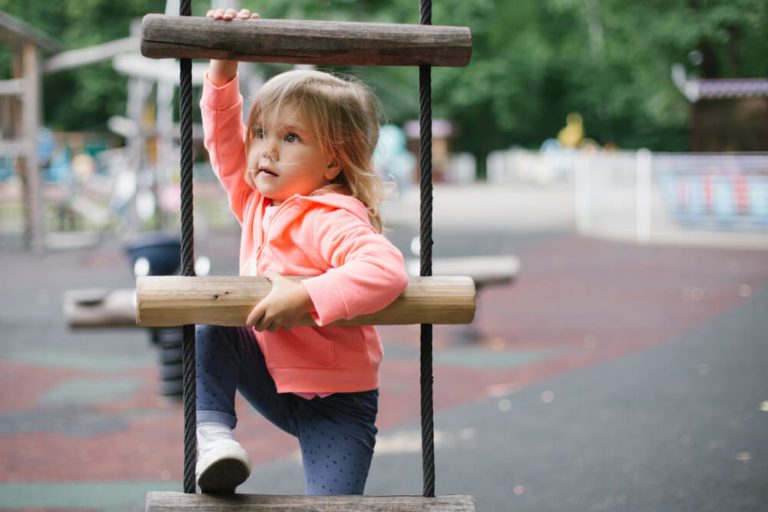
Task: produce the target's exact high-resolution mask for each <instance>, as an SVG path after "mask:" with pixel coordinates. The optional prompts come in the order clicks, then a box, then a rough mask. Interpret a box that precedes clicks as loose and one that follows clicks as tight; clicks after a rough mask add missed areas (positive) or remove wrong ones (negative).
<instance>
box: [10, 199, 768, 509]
mask: <svg viewBox="0 0 768 512" xmlns="http://www.w3.org/2000/svg"><path fill="white" fill-rule="evenodd" d="M530 192H531V193H530V194H526V195H523V194H521V192H520V191H516V190H514V189H509V190H501V191H499V190H496V191H495V192H492V193H490V192H489V191H488V190H485V191H482V193H479V194H477V196H472V195H471V194H467V195H465V196H464V199H465V201H463V202H462V204H461V205H459V204H457V205H456V207H455V208H451V207H447V205H446V204H445V203H442V205H441V203H440V201H438V204H437V205H436V221H435V223H436V227H437V232H436V237H435V238H436V247H435V252H436V254H437V255H445V256H451V255H468V254H478V253H491V254H500V253H510V252H511V253H514V254H515V255H516V256H517V257H518V258H519V259H520V261H521V263H522V272H521V274H520V276H519V278H518V279H517V281H516V282H514V283H513V284H510V285H503V286H494V287H489V288H487V289H484V290H483V291H482V292H481V293H480V295H479V298H478V314H477V318H476V321H475V324H474V325H473V326H472V327H471V328H467V327H437V328H436V329H435V347H436V351H435V388H436V391H435V396H436V398H435V400H436V403H435V406H436V416H435V428H436V461H437V492H438V493H439V494H453V493H467V494H472V495H473V496H474V497H475V499H476V502H477V505H478V510H481V511H499V512H504V511H561V510H584V511H587V510H589V511H603V510H605V511H614V510H620V511H650V510H653V511H656V510H684V511H689V510H690V511H713V512H714V511H723V510H728V511H737V510H738V511H755V512H757V511H760V510H765V509H766V507H768V368H767V367H768V357H766V349H767V348H768V343H767V342H766V340H768V337H767V336H766V334H765V333H766V332H768V315H767V314H766V313H768V252H766V250H764V249H744V248H742V249H735V248H728V247H718V244H717V243H709V244H706V246H705V247H698V246H695V247H694V246H652V247H644V246H638V245H633V244H629V243H623V242H615V241H609V240H599V239H593V238H585V237H581V236H578V235H576V234H575V233H574V232H573V231H572V229H571V220H572V219H570V218H569V214H568V212H569V207H568V205H567V204H565V203H564V201H566V199H564V197H563V196H556V195H551V194H550V195H548V194H545V193H544V192H539V193H540V196H539V197H534V195H533V194H534V193H535V191H530ZM437 197H438V200H439V199H440V198H441V197H445V196H443V195H441V193H438V195H437ZM411 206H412V205H407V204H404V205H403V206H402V207H401V208H395V211H397V212H399V213H401V214H402V215H401V218H402V219H411V218H417V217H413V215H411V212H409V211H408V209H409V208H411ZM396 217H397V216H396V215H393V217H392V218H393V219H395V225H394V228H393V231H392V233H391V234H392V238H393V240H394V241H395V242H396V243H397V244H398V245H399V246H400V247H401V248H402V249H403V251H404V252H407V251H408V242H409V241H410V237H411V236H412V235H413V234H414V227H413V225H411V224H408V223H407V222H405V221H403V222H401V223H399V224H398V222H397V219H396ZM236 246H237V234H236V232H235V231H231V230H230V231H224V232H218V233H209V234H208V236H207V237H206V238H205V239H204V240H199V241H198V248H197V252H198V254H205V255H207V256H209V257H210V258H211V260H212V261H213V271H214V272H215V273H232V272H234V271H235V264H236V263H235V260H236V256H235V255H236ZM0 268H2V274H1V275H2V287H0V290H2V292H1V293H0V390H1V391H0V509H3V510H48V509H50V510H53V509H58V510H112V511H134V510H142V509H143V501H144V496H145V494H146V492H147V491H149V490H180V489H181V483H180V480H181V473H182V468H181V460H182V443H181V439H182V431H181V428H182V417H181V408H180V406H179V405H178V404H177V403H174V402H172V401H169V400H167V399H165V398H163V397H162V396H160V394H159V389H160V384H159V377H158V371H159V370H158V365H157V362H156V358H157V354H156V352H155V349H154V348H153V347H151V346H150V344H149V341H148V335H147V333H146V332H145V331H143V330H139V329H120V330H99V331H72V330H69V329H68V328H67V327H66V324H65V319H64V315H63V313H62V311H61V296H62V293H63V292H64V291H65V290H67V289H71V288H84V287H99V286H103V287H114V288H117V287H125V286H131V284H132V276H131V274H130V271H129V264H128V261H127V258H126V257H125V255H124V254H123V251H122V248H121V246H120V244H119V243H117V242H116V241H109V240H108V241H106V242H105V243H103V244H102V245H100V246H99V247H97V248H95V249H92V250H80V251H65V252H64V251H62V252H51V253H47V254H43V255H31V254H28V253H24V252H21V251H20V250H17V249H13V248H9V249H4V250H0ZM381 331H382V337H383V339H384V342H385V349H386V354H387V355H386V361H385V363H384V365H383V368H382V388H381V397H382V399H381V404H380V411H381V412H380V418H379V427H380V436H379V442H378V446H377V453H376V456H375V458H374V463H373V466H372V469H371V474H370V478H369V485H368V488H367V493H369V494H419V493H420V489H421V461H420V454H419V442H420V441H419V440H420V437H419V430H418V429H419V420H418V410H419V405H418V404H419V399H418V332H417V331H416V329H415V328H413V327H409V326H405V327H387V328H382V329H381ZM240 405H241V408H240V411H241V424H240V427H239V428H238V430H239V431H240V432H239V435H240V439H241V440H242V441H243V444H244V445H245V446H246V448H247V449H248V450H249V452H250V453H251V455H252V457H253V461H254V472H253V474H252V476H251V478H250V479H249V481H248V482H247V483H246V484H245V485H244V486H243V487H242V489H241V490H242V491H245V492H260V493H302V492H303V488H302V480H301V469H300V465H299V462H298V459H297V455H296V446H295V444H294V442H293V440H292V439H291V438H290V437H288V436H287V435H284V434H282V433H280V432H278V431H276V430H275V429H274V428H272V427H271V426H269V425H268V424H266V423H265V422H264V421H263V420H261V419H260V418H259V417H258V416H257V415H256V414H254V413H252V412H250V411H248V409H247V407H244V406H243V405H244V404H240Z"/></svg>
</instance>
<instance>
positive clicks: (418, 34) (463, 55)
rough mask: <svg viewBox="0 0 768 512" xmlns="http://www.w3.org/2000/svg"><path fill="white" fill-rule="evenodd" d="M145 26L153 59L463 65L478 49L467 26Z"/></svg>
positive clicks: (185, 22) (169, 21) (193, 22)
mask: <svg viewBox="0 0 768 512" xmlns="http://www.w3.org/2000/svg"><path fill="white" fill-rule="evenodd" d="M141 29H142V30H141V31H142V36H141V53H142V54H143V55H144V56H145V57H152V58H169V57H170V58H189V59H231V60H242V61H253V62H282V63H288V64H326V65H334V64H336V65H367V66H419V65H432V66H452V67H461V66H466V65H467V64H468V63H469V59H470V57H471V54H472V35H471V33H470V31H469V28H467V27H448V26H438V25H431V26H424V25H409V24H395V23H359V22H341V21H311V20H268V19H261V20H237V19H236V20H232V21H230V22H222V21H216V20H212V19H209V18H205V17H193V16H168V15H162V14H148V15H146V16H145V17H144V19H143V21H142V27H141Z"/></svg>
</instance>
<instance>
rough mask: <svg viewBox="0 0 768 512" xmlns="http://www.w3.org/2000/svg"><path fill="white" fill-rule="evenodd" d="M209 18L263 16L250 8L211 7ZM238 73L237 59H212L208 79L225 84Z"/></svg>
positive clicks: (227, 19)
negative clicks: (252, 11) (237, 9)
mask: <svg viewBox="0 0 768 512" xmlns="http://www.w3.org/2000/svg"><path fill="white" fill-rule="evenodd" d="M206 16H208V17H209V18H212V19H214V20H224V21H232V20H233V19H239V20H257V19H259V18H261V16H259V13H257V12H254V13H251V11H249V10H248V9H240V11H236V10H235V9H211V10H209V11H208V13H207V14H206ZM236 74H237V61H236V60H216V59H211V64H210V67H209V69H208V79H209V80H210V81H211V82H213V83H214V84H215V85H223V84H226V83H227V82H229V81H230V80H232V79H233V78H234V77H235V75H236Z"/></svg>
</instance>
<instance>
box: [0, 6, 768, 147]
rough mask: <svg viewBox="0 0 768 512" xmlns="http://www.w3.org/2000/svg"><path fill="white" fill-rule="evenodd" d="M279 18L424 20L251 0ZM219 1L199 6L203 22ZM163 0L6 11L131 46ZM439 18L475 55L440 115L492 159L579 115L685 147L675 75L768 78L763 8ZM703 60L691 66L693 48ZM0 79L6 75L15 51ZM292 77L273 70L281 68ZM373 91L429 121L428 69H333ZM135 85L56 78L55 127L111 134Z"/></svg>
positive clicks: (440, 95)
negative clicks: (467, 35) (424, 95)
mask: <svg viewBox="0 0 768 512" xmlns="http://www.w3.org/2000/svg"><path fill="white" fill-rule="evenodd" d="M240 5H241V6H242V7H248V8H250V9H251V10H257V11H259V12H261V13H262V15H263V16H265V17H270V18H303V19H336V20H358V21H380V22H402V23H417V22H418V18H419V9H418V2H416V1H415V0H389V1H387V0H292V1H291V2H286V1H284V0H259V1H256V0H241V1H240ZM208 6H209V2H207V1H202V0H196V1H195V2H193V14H195V15H204V14H205V11H206V10H207V8H208ZM164 8H165V2H164V1H163V0H132V1H131V2H113V1H112V0H57V1H56V2H51V1H49V0H26V1H25V2H19V1H17V0H0V10H4V11H6V12H8V13H10V14H11V15H13V16H16V17H18V18H20V19H22V20H25V21H27V22H28V23H31V24H33V25H35V26H36V27H38V28H40V29H41V30H42V31H44V32H46V33H47V34H49V35H51V36H53V37H55V38H56V39H58V40H59V41H60V42H61V43H62V44H63V45H64V47H65V48H67V49H73V48H81V47H84V46H88V45H91V44H96V43H102V42H106V41H109V40H112V39H116V38H120V37H125V36H127V35H128V33H129V24H130V21H131V20H133V19H137V18H140V17H141V16H142V15H143V14H145V13H147V12H162V11H163V10H164ZM433 23H435V24H443V25H467V26H469V27H470V28H471V30H472V35H473V43H474V48H473V57H472V62H471V64H470V65H469V66H468V67H467V68H465V69H434V70H433V88H434V94H433V111H434V115H435V116H440V117H445V118H449V119H452V120H454V121H456V123H457V124H458V126H459V128H460V133H461V136H460V137H459V138H458V140H457V146H458V148H460V149H464V150H469V151H472V152H474V153H475V154H476V155H477V156H478V157H479V158H480V161H482V159H483V157H484V156H485V154H486V153H487V152H488V151H491V150H493V149H498V148H503V147H509V146H512V145H522V146H527V147H538V146H539V145H540V144H541V142H542V141H543V140H544V139H546V138H549V137H555V136H556V135H557V132H558V131H559V129H560V128H561V127H562V126H563V125H564V122H565V117H566V116H567V114H568V113H569V112H579V113H580V114H581V115H582V117H583V118H584V125H585V130H586V134H587V136H588V137H591V138H593V139H595V140H596V141H598V142H599V143H602V144H604V143H608V142H612V143H615V144H617V145H619V146H621V147H630V148H634V147H640V146H646V147H650V148H652V149H657V150H684V149H686V147H687V139H688V136H687V127H688V115H689V111H690V105H689V104H688V103H687V101H686V99H685V98H684V97H683V96H682V94H680V92H679V91H677V89H676V88H675V86H674V85H673V83H672V80H671V77H670V68H671V66H672V65H673V64H675V63H682V64H684V65H685V66H686V68H687V70H688V72H689V74H691V75H699V76H705V77H764V76H766V74H768V59H766V58H765V55H768V38H766V37H765V34H766V33H768V2H766V1H765V0H648V1H645V2H628V1H626V0H515V1H509V0H473V1H471V2H467V1H466V0H434V6H433ZM694 51H696V52H698V53H697V54H694V55H698V56H700V57H701V59H703V60H702V62H701V63H700V64H698V65H696V64H694V63H693V62H692V61H691V59H690V56H691V55H692V53H691V52H694ZM2 58H4V59H5V61H4V62H0V64H4V63H5V64H6V65H3V66H2V68H0V73H6V74H7V68H8V66H7V52H6V56H5V57H2ZM280 69H283V68H280V67H276V66H264V67H262V70H263V71H264V72H265V73H267V74H270V73H275V72H277V71H278V70H280ZM335 70H336V71H341V72H351V73H353V74H355V75H358V76H360V77H361V78H362V79H363V80H365V81H366V82H368V83H370V84H371V85H372V87H373V88H374V90H375V92H376V93H377V95H378V96H379V98H380V99H381V101H382V104H383V106H384V109H385V113H386V116H387V118H388V119H389V120H390V121H391V122H395V123H401V122H403V121H405V120H407V119H412V118H415V117H417V116H418V92H417V90H418V88H417V81H418V72H417V70H415V69H409V68H336V69H335ZM125 85H126V79H125V77H122V76H119V75H118V74H116V73H115V72H114V71H112V69H111V67H110V65H109V63H103V64H99V65H93V66H89V67H86V68H82V69H80V70H75V71H70V72H63V73H58V74H54V75H50V76H48V77H46V79H45V116H46V123H47V124H48V125H50V126H52V127H54V128H57V129H67V130H82V129H100V128H103V127H104V125H105V122H106V119H108V117H109V116H110V115H113V114H118V113H124V112H125Z"/></svg>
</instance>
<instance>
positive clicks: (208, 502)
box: [146, 492, 475, 512]
mask: <svg viewBox="0 0 768 512" xmlns="http://www.w3.org/2000/svg"><path fill="white" fill-rule="evenodd" d="M146 510H147V512H171V511H174V512H175V511H178V510H205V511H209V512H246V511H262V512H265V511H278V510H279V511H281V512H291V511H295V512H299V511H302V512H305V511H309V510H316V511H321V510H343V511H344V512H395V511H397V512H474V510H475V503H474V501H473V500H472V497H471V496H468V495H462V494H457V495H449V496H435V497H434V498H424V497H421V496H270V495H249V494H230V495H218V496H217V495H210V494H184V493H180V492H150V493H149V494H148V495H147V503H146Z"/></svg>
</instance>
